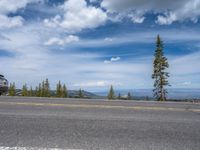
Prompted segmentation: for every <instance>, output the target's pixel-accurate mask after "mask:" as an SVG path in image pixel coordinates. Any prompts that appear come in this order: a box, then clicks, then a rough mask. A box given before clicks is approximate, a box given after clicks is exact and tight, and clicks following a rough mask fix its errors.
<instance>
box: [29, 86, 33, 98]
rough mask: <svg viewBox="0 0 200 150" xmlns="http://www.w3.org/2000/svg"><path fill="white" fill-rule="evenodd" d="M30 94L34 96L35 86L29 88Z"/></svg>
mask: <svg viewBox="0 0 200 150" xmlns="http://www.w3.org/2000/svg"><path fill="white" fill-rule="evenodd" d="M29 96H31V97H32V96H34V93H33V88H32V86H31V87H30V90H29Z"/></svg>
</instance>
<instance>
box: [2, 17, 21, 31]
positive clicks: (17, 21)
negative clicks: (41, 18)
mask: <svg viewBox="0 0 200 150" xmlns="http://www.w3.org/2000/svg"><path fill="white" fill-rule="evenodd" d="M23 20H24V19H23V18H22V17H20V16H16V17H7V16H5V15H0V29H1V28H12V27H16V26H22V25H23Z"/></svg>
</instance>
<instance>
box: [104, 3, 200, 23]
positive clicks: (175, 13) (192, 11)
mask: <svg viewBox="0 0 200 150" xmlns="http://www.w3.org/2000/svg"><path fill="white" fill-rule="evenodd" d="M101 6H102V7H103V8H105V9H106V10H107V12H108V13H111V14H112V13H118V14H120V16H121V17H120V18H124V17H127V16H128V15H129V16H130V14H131V16H133V17H131V20H132V21H133V22H134V23H142V22H143V21H144V19H145V17H144V16H143V15H145V13H148V12H150V13H152V12H154V13H155V14H157V13H159V15H158V16H157V20H156V23H158V24H160V25H164V24H167V25H169V24H171V23H173V22H175V21H185V20H191V21H193V22H197V21H198V18H199V16H200V0H189V1H188V0H168V1H160V0H151V1H149V0H142V1H141V0H123V1H116V0H103V1H102V3H101ZM137 12H145V13H143V14H138V13H137ZM124 14H126V15H124ZM161 14H163V15H161ZM118 18H119V17H118Z"/></svg>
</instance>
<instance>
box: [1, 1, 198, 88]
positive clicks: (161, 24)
mask: <svg viewBox="0 0 200 150" xmlns="http://www.w3.org/2000/svg"><path fill="white" fill-rule="evenodd" d="M199 19H200V0H190V1H188V0H173V1H172V0H168V1H161V0H152V1H149V0H143V1H141V0H123V1H116V0H87V1H86V0H67V1H64V0H59V1H58V0H21V1H16V0H0V68H1V70H0V73H2V74H4V75H5V76H6V77H7V78H8V79H9V81H10V82H14V81H15V82H16V85H17V86H18V87H21V86H22V84H24V83H27V84H28V85H29V86H30V85H32V86H35V85H37V84H38V83H39V82H40V81H41V80H43V79H45V78H49V80H50V81H51V85H52V89H53V88H54V87H55V84H56V83H57V82H58V80H61V81H62V82H63V83H66V84H67V86H68V88H69V89H78V88H83V89H85V90H90V91H100V90H105V89H108V88H109V86H110V85H111V84H112V85H114V87H115V88H117V89H146V88H152V85H153V81H152V79H151V74H152V61H153V54H154V50H155V39H156V36H157V35H158V34H160V36H161V38H162V40H163V41H164V43H165V54H166V56H167V58H168V60H169V64H170V68H169V72H170V75H171V77H170V79H169V80H170V83H171V85H172V88H200V67H199V66H200V21H199Z"/></svg>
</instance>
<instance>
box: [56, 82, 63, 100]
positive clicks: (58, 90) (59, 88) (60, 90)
mask: <svg viewBox="0 0 200 150" xmlns="http://www.w3.org/2000/svg"><path fill="white" fill-rule="evenodd" d="M56 97H62V85H61V82H60V81H59V82H58V84H57V86H56Z"/></svg>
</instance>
